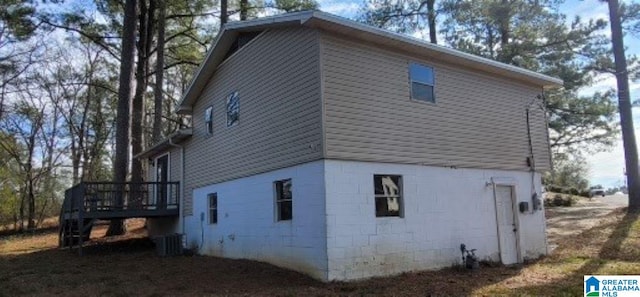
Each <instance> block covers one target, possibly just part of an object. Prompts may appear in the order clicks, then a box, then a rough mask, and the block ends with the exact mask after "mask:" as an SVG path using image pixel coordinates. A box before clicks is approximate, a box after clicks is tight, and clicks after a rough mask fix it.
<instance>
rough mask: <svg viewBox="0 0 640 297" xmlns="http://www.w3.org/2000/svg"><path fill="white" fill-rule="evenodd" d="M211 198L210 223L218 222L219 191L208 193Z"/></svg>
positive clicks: (209, 198) (208, 198)
mask: <svg viewBox="0 0 640 297" xmlns="http://www.w3.org/2000/svg"><path fill="white" fill-rule="evenodd" d="M207 200H209V224H210V225H212V224H217V223H218V193H212V194H209V195H207Z"/></svg>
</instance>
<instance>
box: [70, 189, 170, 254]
mask: <svg viewBox="0 0 640 297" xmlns="http://www.w3.org/2000/svg"><path fill="white" fill-rule="evenodd" d="M179 203H180V184H179V183H178V182H163V183H161V182H143V183H135V184H134V183H113V182H82V183H80V184H77V185H75V186H74V187H72V188H70V189H67V190H66V191H65V199H64V202H63V204H62V209H61V210H60V246H61V247H62V246H69V247H70V248H71V247H73V246H74V245H77V246H78V247H79V252H80V253H82V244H83V241H85V240H87V239H88V238H89V234H90V233H91V227H92V225H93V222H94V221H95V220H98V219H100V220H113V219H128V218H153V217H177V216H178V215H179V213H180V205H179Z"/></svg>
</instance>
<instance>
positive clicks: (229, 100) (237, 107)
mask: <svg viewBox="0 0 640 297" xmlns="http://www.w3.org/2000/svg"><path fill="white" fill-rule="evenodd" d="M234 98H235V101H232V99H234ZM225 102H226V104H225V110H226V114H227V117H226V118H227V128H229V127H233V126H236V125H238V122H240V96H239V94H238V91H233V92H231V94H229V95H228V96H227V98H226V100H225ZM232 102H235V105H234V106H231V105H230V103H232ZM230 107H231V108H233V109H231V110H230ZM234 113H235V119H232V114H234Z"/></svg>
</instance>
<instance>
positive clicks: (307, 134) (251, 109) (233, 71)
mask: <svg viewBox="0 0 640 297" xmlns="http://www.w3.org/2000/svg"><path fill="white" fill-rule="evenodd" d="M234 91H238V93H239V98H240V104H239V105H240V111H239V122H238V124H237V125H235V126H233V127H227V125H226V109H225V108H226V101H225V100H226V97H227V96H228V95H229V94H230V93H231V92H234ZM209 106H213V123H214V125H213V135H208V134H207V131H206V127H205V123H204V111H205V109H206V108H207V107H209ZM192 116H193V136H192V137H191V139H190V140H188V141H187V142H186V144H185V145H186V147H185V151H186V155H185V165H186V167H185V199H184V207H183V210H184V214H185V215H192V214H193V205H192V194H193V190H194V189H195V188H198V187H202V186H205V185H210V184H215V183H219V182H223V181H227V180H231V179H235V178H240V177H245V176H250V175H254V174H258V173H262V172H267V171H271V170H275V169H279V168H285V167H290V166H293V165H297V164H302V163H306V162H309V161H313V160H318V159H321V158H322V146H321V145H322V130H321V124H322V120H321V116H322V112H321V104H320V65H319V33H318V32H317V31H315V30H312V29H307V28H290V29H278V30H271V31H266V32H265V33H263V34H261V35H259V36H258V37H256V38H255V39H253V40H252V41H251V42H250V43H248V44H247V45H246V46H244V47H243V48H241V49H240V50H239V51H237V52H236V53H235V54H234V55H232V56H231V57H230V58H229V59H227V60H226V61H225V62H223V64H222V65H220V66H219V68H218V69H217V71H216V73H214V74H213V77H212V78H211V79H210V81H209V82H208V84H207V86H206V87H205V89H204V90H203V92H202V94H201V95H200V97H199V98H198V100H197V102H196V103H195V105H194V106H193V115H192Z"/></svg>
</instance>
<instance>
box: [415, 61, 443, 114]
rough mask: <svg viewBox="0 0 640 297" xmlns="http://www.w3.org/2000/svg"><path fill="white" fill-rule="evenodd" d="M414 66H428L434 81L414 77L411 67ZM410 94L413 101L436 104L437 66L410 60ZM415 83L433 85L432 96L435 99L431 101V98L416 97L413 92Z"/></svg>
mask: <svg viewBox="0 0 640 297" xmlns="http://www.w3.org/2000/svg"><path fill="white" fill-rule="evenodd" d="M413 66H417V67H423V68H427V69H430V70H431V78H432V82H431V83H429V82H426V81H421V80H418V79H414V78H413V76H412V75H411V69H412V67H413ZM408 70H409V96H410V97H411V100H412V101H416V102H422V103H428V104H436V103H437V102H438V101H437V98H436V69H435V67H433V66H431V65H426V64H422V63H418V62H409V69H408ZM413 83H418V84H422V85H425V86H430V87H431V98H433V101H429V100H423V99H419V98H416V97H414V94H413Z"/></svg>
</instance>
